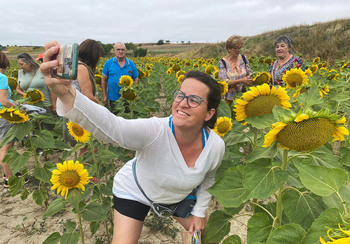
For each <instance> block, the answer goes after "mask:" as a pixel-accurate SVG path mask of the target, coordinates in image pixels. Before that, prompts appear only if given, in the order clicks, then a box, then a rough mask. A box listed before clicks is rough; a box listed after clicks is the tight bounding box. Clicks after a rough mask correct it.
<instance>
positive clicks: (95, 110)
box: [57, 91, 225, 217]
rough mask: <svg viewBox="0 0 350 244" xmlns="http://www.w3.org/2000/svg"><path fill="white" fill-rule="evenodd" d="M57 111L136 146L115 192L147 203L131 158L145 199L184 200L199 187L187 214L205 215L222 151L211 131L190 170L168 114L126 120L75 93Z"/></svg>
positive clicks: (98, 134)
mask: <svg viewBox="0 0 350 244" xmlns="http://www.w3.org/2000/svg"><path fill="white" fill-rule="evenodd" d="M57 112H58V114H59V115H61V116H64V117H66V118H68V119H69V120H70V121H72V122H74V123H79V125H80V126H82V127H83V128H84V129H85V130H87V131H89V132H90V133H92V134H93V135H94V136H95V137H96V138H97V139H99V140H102V141H104V142H107V143H112V144H113V145H119V146H120V147H123V148H126V149H129V150H135V151H136V155H135V158H134V159H132V160H130V161H129V162H127V163H126V164H125V165H124V166H123V167H122V169H120V170H119V171H118V173H117V174H116V175H115V177H114V183H113V194H114V195H115V196H117V197H119V198H126V199H130V200H136V201H139V202H142V203H143V204H146V205H148V206H150V203H149V201H148V200H147V199H146V198H145V197H144V195H143V194H142V193H141V191H140V189H139V188H138V186H137V185H136V182H135V179H134V176H133V173H132V162H133V161H134V160H135V159H136V160H137V164H136V174H137V178H138V181H139V184H140V185H141V187H142V189H143V190H144V192H145V193H146V195H147V197H148V198H150V199H152V200H153V201H154V202H157V203H163V204H173V203H177V202H180V201H182V200H183V199H184V198H185V197H186V196H188V195H189V194H190V193H191V192H192V190H193V189H195V188H196V187H197V186H200V187H199V189H198V191H197V193H196V195H197V203H196V205H195V206H194V208H193V210H192V212H191V214H192V215H195V216H198V217H205V212H206V209H207V207H208V204H209V201H210V199H211V195H210V194H209V193H208V192H207V191H206V189H207V188H209V187H210V186H212V185H213V184H214V181H215V172H216V170H217V168H218V167H219V165H220V163H221V160H222V158H223V156H224V153H225V145H224V142H223V140H222V139H221V138H220V137H219V136H218V135H217V134H216V133H215V132H214V131H212V130H210V134H209V138H208V140H207V142H206V145H205V147H204V148H203V151H202V152H201V154H200V155H199V157H198V159H197V161H196V163H195V166H194V167H191V168H189V167H188V166H187V164H186V162H185V160H184V158H183V156H182V154H181V151H180V149H179V147H178V144H177V142H176V139H175V136H174V134H173V133H172V130H171V128H170V127H169V117H167V118H156V117H153V118H149V119H134V120H126V119H124V118H122V117H117V116H115V115H113V114H112V113H110V112H109V110H108V109H106V108H104V107H102V106H100V105H98V104H96V103H94V102H91V101H90V100H89V99H88V98H87V97H85V96H84V95H82V94H81V93H79V92H78V91H77V92H76V99H75V102H74V108H73V109H72V110H71V111H67V110H66V109H65V107H64V106H63V105H62V103H61V102H60V101H59V100H58V102H57Z"/></svg>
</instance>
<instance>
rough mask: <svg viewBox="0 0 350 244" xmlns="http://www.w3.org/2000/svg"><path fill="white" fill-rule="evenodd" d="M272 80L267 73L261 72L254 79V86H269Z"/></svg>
mask: <svg viewBox="0 0 350 244" xmlns="http://www.w3.org/2000/svg"><path fill="white" fill-rule="evenodd" d="M270 80H271V75H270V74H269V73H267V72H259V74H257V75H256V76H255V77H254V79H253V85H262V84H264V83H267V84H269V83H270Z"/></svg>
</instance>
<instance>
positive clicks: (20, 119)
mask: <svg viewBox="0 0 350 244" xmlns="http://www.w3.org/2000/svg"><path fill="white" fill-rule="evenodd" d="M0 118H3V119H6V120H7V121H9V122H10V123H11V124H13V123H24V122H26V121H28V120H29V116H28V115H27V114H25V113H22V112H21V111H20V110H19V109H18V107H17V108H5V107H3V108H2V109H0Z"/></svg>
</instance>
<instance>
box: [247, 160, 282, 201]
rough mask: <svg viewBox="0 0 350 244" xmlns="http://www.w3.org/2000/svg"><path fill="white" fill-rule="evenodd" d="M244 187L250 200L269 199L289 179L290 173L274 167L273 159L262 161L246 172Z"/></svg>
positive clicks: (252, 165) (249, 166)
mask: <svg viewBox="0 0 350 244" xmlns="http://www.w3.org/2000/svg"><path fill="white" fill-rule="evenodd" d="M244 172H245V174H244V178H243V186H244V187H245V188H246V190H247V192H248V193H249V195H248V196H247V197H246V199H250V198H257V199H262V198H267V197H269V196H270V195H272V194H273V193H274V192H276V190H277V189H278V188H279V187H280V186H282V185H283V184H284V183H285V182H286V181H287V179H288V173H287V172H286V171H283V170H282V169H281V168H280V167H273V166H272V164H271V159H260V160H257V161H255V162H254V163H250V164H248V165H247V167H246V168H245V170H244Z"/></svg>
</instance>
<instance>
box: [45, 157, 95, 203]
mask: <svg viewBox="0 0 350 244" xmlns="http://www.w3.org/2000/svg"><path fill="white" fill-rule="evenodd" d="M90 178H92V177H89V172H88V171H87V170H86V169H84V165H83V164H80V163H79V161H75V163H74V161H73V160H69V161H68V162H67V161H64V162H63V164H61V163H58V164H57V169H54V170H53V171H52V176H51V180H50V181H51V183H52V184H53V186H52V187H51V189H52V190H54V189H57V194H59V193H60V192H61V196H62V197H63V196H64V197H65V199H67V196H68V191H69V190H70V189H72V188H79V189H81V190H82V191H85V186H84V185H86V184H88V183H89V179H90Z"/></svg>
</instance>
